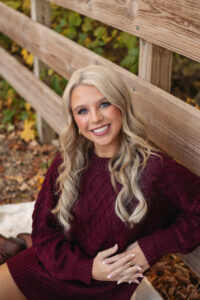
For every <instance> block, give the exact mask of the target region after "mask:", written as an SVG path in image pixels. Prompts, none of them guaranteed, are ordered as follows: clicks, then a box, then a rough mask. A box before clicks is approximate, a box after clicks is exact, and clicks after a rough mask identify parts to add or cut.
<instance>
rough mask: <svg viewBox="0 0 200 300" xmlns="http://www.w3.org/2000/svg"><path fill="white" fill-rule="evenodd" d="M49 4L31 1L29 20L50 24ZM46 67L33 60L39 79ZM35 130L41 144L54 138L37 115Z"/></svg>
mask: <svg viewBox="0 0 200 300" xmlns="http://www.w3.org/2000/svg"><path fill="white" fill-rule="evenodd" d="M50 17H51V7H50V3H49V2H47V1H45V0H31V18H32V19H33V20H34V21H37V22H39V23H41V24H43V25H46V26H48V27H50V24H51V18H50ZM42 68H46V66H45V65H44V64H43V63H42V62H41V61H40V60H39V59H38V58H37V57H35V58H34V74H35V76H37V77H38V78H40V70H41V69H42ZM37 130H38V135H39V140H40V142H41V143H46V144H49V143H50V142H51V141H52V139H54V138H55V137H56V133H55V131H54V130H53V129H52V128H51V127H50V126H49V125H48V124H47V123H46V121H45V120H44V119H42V118H41V116H40V115H39V114H38V113H37Z"/></svg>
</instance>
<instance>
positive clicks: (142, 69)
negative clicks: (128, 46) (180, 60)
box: [138, 39, 173, 92]
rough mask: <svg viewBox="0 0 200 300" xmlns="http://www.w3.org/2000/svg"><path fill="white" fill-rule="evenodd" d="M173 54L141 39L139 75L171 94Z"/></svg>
mask: <svg viewBox="0 0 200 300" xmlns="http://www.w3.org/2000/svg"><path fill="white" fill-rule="evenodd" d="M172 60H173V52H172V51H170V50H167V49H165V48H163V47H160V46H157V45H154V44H152V43H150V42H147V41H145V40H143V39H140V56H139V73H138V75H139V76H140V77H141V78H143V79H145V80H147V81H148V82H151V83H152V84H154V85H156V86H157V87H159V88H161V89H163V90H165V91H167V92H170V89H171V73H172Z"/></svg>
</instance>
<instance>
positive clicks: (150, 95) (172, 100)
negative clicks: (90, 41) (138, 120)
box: [0, 3, 200, 175]
mask: <svg viewBox="0 0 200 300" xmlns="http://www.w3.org/2000/svg"><path fill="white" fill-rule="evenodd" d="M0 11H1V18H0V31H2V32H4V33H5V34H7V35H8V36H10V37H11V38H13V39H14V40H15V41H17V42H18V43H20V44H21V45H22V46H24V47H26V48H27V49H28V50H30V51H32V52H33V53H34V54H35V55H36V56H37V57H39V58H40V59H41V60H42V61H43V62H44V63H45V64H47V65H49V66H51V67H52V68H53V69H55V70H56V71H57V72H58V73H60V74H61V75H62V76H64V77H65V78H67V79H69V77H70V76H71V74H72V73H73V71H75V70H76V69H78V68H81V67H85V66H87V65H91V64H100V65H105V66H109V67H111V68H113V69H115V70H116V71H117V72H118V74H119V75H120V76H121V77H122V79H124V81H125V82H126V84H127V85H128V87H129V88H130V91H131V94H132V99H133V102H134V104H135V110H136V111H137V112H139V113H140V114H141V115H142V116H143V118H144V119H145V121H146V124H147V134H148V136H149V138H150V139H151V140H152V141H153V142H154V143H155V144H157V145H158V146H159V147H160V148H162V149H163V150H165V151H166V152H168V153H169V154H170V155H172V156H174V158H176V159H177V160H179V161H180V162H182V163H183V164H184V165H185V166H186V167H188V168H189V169H191V170H192V171H193V172H195V173H197V174H199V175H200V111H199V110H197V109H195V108H193V107H191V106H189V105H188V104H187V103H184V102H183V101H181V100H179V99H178V98H176V97H174V96H172V95H170V94H168V93H166V92H165V91H163V90H161V89H159V88H157V87H155V86H154V85H152V84H150V83H148V82H146V81H144V80H143V79H141V78H139V77H137V76H135V75H134V74H131V73H130V72H128V71H127V70H124V69H122V68H121V67H119V66H117V65H115V64H113V63H111V62H110V61H108V60H106V59H104V58H103V57H100V56H99V55H97V54H95V53H93V52H91V51H90V50H88V49H86V48H84V47H82V46H80V45H78V44H77V43H75V42H73V41H71V40H69V39H67V38H65V37H63V36H61V35H59V34H57V33H56V32H54V31H52V30H50V29H49V28H47V27H45V26H43V25H41V24H38V23H36V22H33V21H32V20H30V19H29V18H28V17H26V16H24V15H22V14H20V13H19V12H16V11H14V10H12V9H10V8H9V7H7V6H5V5H2V4H1V3H0ZM8 18H9V19H10V22H7V19H8ZM13 23H14V24H16V26H14V27H13V26H12V25H10V24H13Z"/></svg>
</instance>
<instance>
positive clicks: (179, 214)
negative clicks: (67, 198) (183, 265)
mask: <svg viewBox="0 0 200 300" xmlns="http://www.w3.org/2000/svg"><path fill="white" fill-rule="evenodd" d="M60 163H61V157H60V155H59V154H58V155H57V156H56V158H55V160H54V161H53V163H52V165H51V167H50V168H49V170H48V172H47V175H46V178H45V181H44V183H43V186H42V189H41V191H40V193H39V195H38V198H37V201H36V205H35V209H34V213H33V232H32V240H33V247H31V248H28V249H26V250H24V251H23V252H21V253H19V254H18V255H16V256H15V257H13V258H11V259H10V260H8V267H9V270H10V272H11V274H12V276H13V278H14V280H15V282H16V284H17V285H18V286H19V288H20V289H21V291H22V292H23V293H24V295H25V296H26V297H27V299H30V300H36V299H41V300H55V299H76V300H86V299H87V300H91V299H92V300H93V299H95V300H102V299H104V300H109V299H112V300H122V299H123V300H128V299H130V297H131V295H132V294H133V292H134V290H135V289H136V287H137V284H135V283H132V284H127V283H122V284H120V285H117V284H116V282H102V281H96V280H93V279H92V278H91V273H92V264H93V259H94V257H95V256H96V254H97V253H98V252H99V251H102V250H105V249H107V248H109V247H111V246H113V245H114V244H116V243H117V244H118V245H119V252H121V251H123V250H125V249H126V247H127V246H128V245H129V244H130V243H133V242H134V241H138V242H139V245H140V247H141V249H142V251H143V252H144V255H145V256H146V258H147V260H148V262H149V264H150V266H152V265H153V264H154V263H155V262H156V261H157V260H158V259H159V258H160V257H161V256H162V255H163V254H167V253H170V252H181V253H187V252H190V251H191V250H193V249H194V248H195V247H197V246H198V245H199V244H200V178H199V177H197V176H196V175H194V174H193V173H191V172H190V171H188V170H187V169H186V168H184V167H183V166H181V165H179V164H178V163H176V162H175V161H173V160H171V159H170V158H168V157H167V156H165V155H163V154H160V157H158V156H154V155H151V156H150V158H149V159H148V162H147V165H146V167H145V169H144V170H143V172H142V174H141V176H140V179H139V184H140V188H141V190H142V192H143V194H144V196H145V198H146V200H147V203H148V213H147V214H146V216H145V217H144V219H143V220H142V221H141V222H140V223H139V224H137V225H135V226H134V228H133V229H130V228H129V227H128V226H126V225H125V224H124V223H123V222H122V221H121V220H120V219H119V218H118V217H117V216H116V214H115V212H114V203H115V199H116V193H115V191H114V189H113V187H112V184H111V180H110V175H109V171H108V167H107V163H108V159H107V158H99V157H97V156H96V155H95V154H94V153H93V154H92V155H91V160H90V165H89V168H88V169H87V170H86V171H85V172H84V173H83V175H82V177H81V183H80V190H79V198H78V200H77V202H76V204H75V206H74V207H73V211H72V213H73V216H74V221H73V223H72V227H71V230H70V232H68V233H67V234H64V231H63V229H62V228H61V227H60V226H59V224H58V221H57V219H56V218H55V217H54V216H53V214H52V213H51V209H52V208H53V207H55V205H56V203H57V201H58V196H56V195H55V191H56V187H55V182H56V178H57V176H58V166H59V165H60ZM136 203H137V201H136V200H135V199H134V198H133V199H132V204H133V205H135V204H136Z"/></svg>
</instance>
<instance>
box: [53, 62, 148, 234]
mask: <svg viewBox="0 0 200 300" xmlns="http://www.w3.org/2000/svg"><path fill="white" fill-rule="evenodd" d="M78 85H92V86H95V87H96V88H97V89H98V90H99V91H100V92H101V93H102V94H103V95H104V96H105V98H106V99H107V100H108V101H109V102H110V103H111V104H113V105H115V106H116V107H118V108H119V109H120V111H121V114H122V128H121V134H120V139H121V141H120V149H119V151H118V153H116V155H115V156H114V157H112V158H110V159H109V162H108V167H109V171H110V176H111V182H112V185H113V187H114V189H115V190H116V183H117V182H118V183H120V184H121V186H122V188H121V190H120V192H119V193H118V195H117V197H116V200H115V213H116V215H117V216H118V217H119V218H120V219H121V220H122V221H123V222H125V223H126V224H128V225H129V226H130V227H133V226H134V224H136V223H139V222H140V221H141V219H142V218H143V217H144V215H145V214H146V212H147V202H146V200H145V198H144V196H143V194H142V192H141V190H140V188H139V185H138V179H139V174H140V172H141V170H142V169H143V168H144V167H145V164H146V162H147V159H148V157H149V155H150V154H151V152H152V147H151V146H150V145H149V143H148V141H147V138H146V133H145V126H144V124H143V122H142V121H141V119H140V118H139V117H138V116H137V115H136V113H135V111H134V107H133V103H132V101H131V97H130V94H129V90H128V88H127V87H126V85H125V83H124V82H123V81H122V79H121V78H120V77H119V76H118V75H117V74H116V72H115V71H114V70H112V69H110V68H107V67H103V66H96V65H95V66H88V67H86V68H83V69H79V70H77V71H75V72H74V73H73V75H72V77H71V79H70V80H69V82H68V84H67V87H66V89H65V91H64V94H63V112H64V116H65V121H66V127H65V129H64V131H63V132H62V134H61V135H60V146H61V154H62V159H63V162H62V164H61V165H60V167H59V177H58V180H57V183H58V186H59V201H58V204H57V206H56V207H55V208H54V209H53V210H52V212H53V213H54V214H56V215H57V217H58V220H59V222H60V224H61V225H62V226H63V227H64V229H65V230H67V231H68V230H69V229H70V223H71V221H72V220H73V215H72V207H73V205H74V203H75V202H76V201H77V198H78V189H79V182H80V177H81V174H82V172H83V170H85V169H86V168H87V167H88V165H89V150H90V149H91V148H93V143H92V142H91V141H90V140H87V139H86V138H85V137H84V136H82V135H79V134H78V128H77V125H76V123H75V121H74V118H73V115H72V111H71V107H70V98H71V94H72V91H73V89H74V88H75V87H77V86H78ZM133 196H134V197H135V198H136V199H137V200H138V204H137V206H136V207H134V209H132V210H131V211H130V209H129V208H130V204H131V199H132V198H133ZM128 207H129V208H128Z"/></svg>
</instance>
